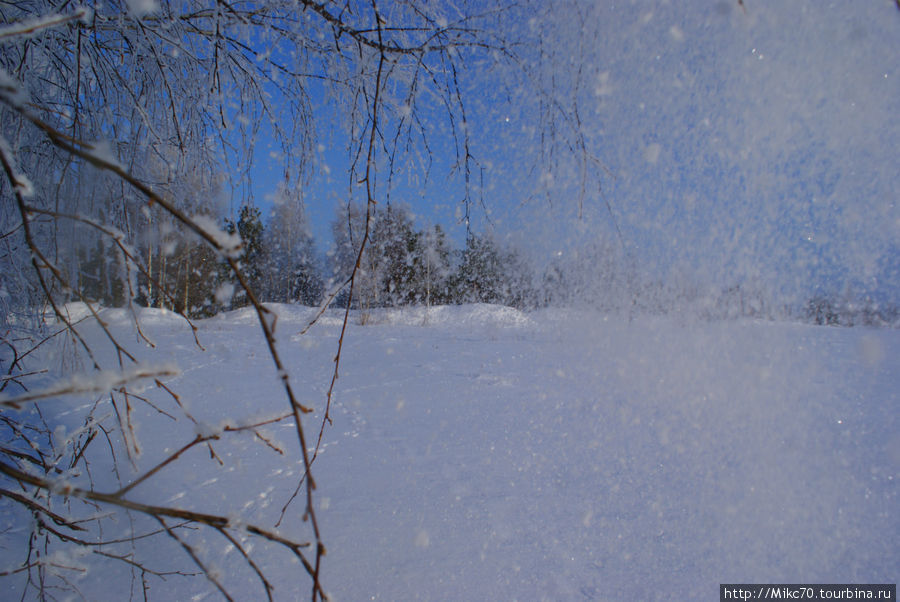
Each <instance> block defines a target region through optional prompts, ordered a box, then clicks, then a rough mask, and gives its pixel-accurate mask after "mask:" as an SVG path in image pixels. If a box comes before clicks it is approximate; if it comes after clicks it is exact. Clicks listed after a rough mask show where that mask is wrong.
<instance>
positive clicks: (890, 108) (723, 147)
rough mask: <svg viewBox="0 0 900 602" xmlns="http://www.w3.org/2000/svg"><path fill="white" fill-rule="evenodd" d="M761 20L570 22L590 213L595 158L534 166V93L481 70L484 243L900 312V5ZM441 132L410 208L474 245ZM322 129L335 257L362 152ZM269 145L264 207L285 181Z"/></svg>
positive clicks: (648, 8) (568, 45) (686, 16)
mask: <svg viewBox="0 0 900 602" xmlns="http://www.w3.org/2000/svg"><path fill="white" fill-rule="evenodd" d="M745 5H746V12H744V11H742V10H741V9H740V8H739V6H738V4H737V2H730V1H727V0H723V1H721V2H650V1H646V2H643V1H642V2H632V3H612V2H604V3H577V2H576V3H573V6H576V7H578V9H579V11H580V12H581V14H580V15H579V18H573V15H572V14H571V13H570V12H568V11H559V14H557V15H553V14H552V13H551V17H550V18H558V19H559V22H558V23H545V25H547V26H549V27H552V26H558V29H557V31H558V38H557V40H556V41H555V44H554V45H553V47H554V52H555V56H556V57H557V60H559V59H560V58H563V59H564V58H565V57H569V60H568V61H567V62H566V61H565V60H563V62H562V64H560V65H559V66H558V67H555V69H556V72H555V73H550V74H549V75H548V77H549V76H552V77H553V78H554V80H555V81H556V82H562V84H558V90H557V92H556V93H557V95H558V98H559V99H560V101H561V102H563V103H567V102H574V101H575V100H576V99H577V101H578V104H579V115H580V118H581V119H582V123H583V125H584V130H585V132H586V144H587V147H588V149H589V150H590V151H591V153H593V154H594V155H595V156H596V157H597V158H598V159H599V160H600V161H601V162H602V164H603V166H604V167H603V169H601V168H600V167H598V166H596V165H593V164H592V166H591V171H592V173H591V174H590V178H589V180H588V186H587V187H586V189H585V196H584V202H583V204H581V203H579V202H578V199H579V197H580V185H581V184H580V183H581V179H580V172H579V171H578V164H577V162H567V161H566V160H565V159H562V161H561V162H560V164H559V165H557V166H556V167H555V169H554V170H552V172H551V173H552V179H550V178H549V177H548V176H547V174H545V173H543V172H542V171H541V169H540V168H538V169H537V170H535V169H534V166H535V158H536V156H537V155H538V154H539V150H540V149H539V148H537V142H536V141H537V137H536V134H535V124H534V119H535V114H536V113H535V95H534V93H533V90H531V89H528V88H527V87H521V88H519V89H513V90H507V89H501V88H502V87H498V86H497V85H496V81H495V80H492V79H491V78H490V77H488V78H485V77H480V75H479V70H478V69H477V68H475V67H477V65H475V66H473V68H472V69H471V70H470V71H468V72H466V73H464V74H463V77H464V78H465V82H464V84H463V85H464V87H466V89H467V91H468V92H469V93H470V96H469V99H470V100H469V101H468V106H467V109H468V113H469V118H470V127H471V131H472V137H473V143H474V144H473V151H474V153H475V154H476V156H477V157H478V159H479V160H480V162H481V165H482V166H484V167H485V169H484V172H483V174H484V184H485V187H484V189H483V190H477V191H476V196H477V197H478V198H481V196H482V195H483V198H484V201H485V204H486V208H487V211H485V210H484V209H483V208H481V207H480V206H478V205H477V204H476V205H474V206H473V209H474V212H473V214H472V226H473V228H474V229H476V230H478V229H482V228H486V227H490V228H493V229H494V230H495V233H496V234H497V235H498V236H500V237H503V238H507V239H508V240H509V241H510V242H511V243H513V244H517V245H519V246H520V247H522V248H524V249H525V250H526V251H527V252H528V253H530V254H531V255H532V256H533V258H534V259H535V260H536V261H538V262H541V261H546V260H547V259H548V258H550V257H554V256H558V255H559V254H561V253H562V254H565V253H569V252H572V249H574V248H577V247H578V246H579V245H580V244H583V242H584V241H585V240H590V239H596V238H598V237H600V238H610V237H612V238H614V239H616V240H618V241H619V243H618V244H622V245H624V246H625V247H626V248H627V250H628V253H629V255H631V256H633V257H635V258H636V260H637V261H638V263H639V264H640V265H641V266H642V269H644V270H645V271H646V272H648V273H656V274H659V275H660V277H665V275H666V274H671V273H673V272H678V273H689V274H691V276H692V277H696V278H697V279H700V280H704V279H706V280H709V281H711V282H719V283H723V284H733V283H739V282H742V281H748V280H750V281H757V282H761V283H764V284H765V285H766V286H769V287H772V288H776V289H785V290H789V289H803V290H804V291H806V290H809V289H816V288H818V289H831V290H830V291H829V292H832V291H838V290H841V289H844V288H846V287H848V286H851V285H852V286H853V287H855V288H864V289H867V290H875V289H877V290H880V291H882V292H885V291H888V292H887V294H890V295H891V296H893V297H894V298H895V299H896V298H897V297H898V295H897V290H898V286H900V285H898V283H897V281H896V279H892V278H891V277H890V275H891V274H894V276H896V274H897V263H898V261H900V260H898V259H897V258H896V254H897V249H898V241H900V199H898V196H900V193H898V191H900V169H898V168H897V150H898V149H900V125H898V120H897V119H896V116H897V115H898V114H900V69H898V67H900V11H898V10H897V8H896V5H895V3H894V2H892V1H889V0H871V1H867V2H852V3H850V2H837V3H828V4H826V3H822V2H818V1H814V0H796V1H792V2H774V1H767V2H745ZM576 67H579V68H580V70H579V71H578V79H575V77H574V75H573V73H574V69H575V68H576ZM485 80H488V81H485ZM576 81H577V82H578V86H579V87H578V89H577V90H575V89H574V87H568V88H567V85H570V84H572V83H573V82H576ZM507 101H508V102H507ZM429 118H431V119H433V122H432V123H430V124H429V126H430V129H431V131H430V135H431V139H430V141H429V144H430V146H431V148H432V149H433V151H434V157H435V164H434V165H433V167H432V171H431V174H430V177H429V179H428V181H427V185H425V186H423V185H422V184H423V181H424V176H423V173H422V172H421V171H419V172H416V171H415V170H400V172H399V173H398V174H396V176H395V178H394V180H393V183H392V184H393V189H392V191H391V198H392V200H393V201H394V202H401V203H405V204H407V205H409V206H410V208H411V209H412V210H413V212H414V213H415V214H416V215H417V216H418V217H419V218H420V224H421V225H422V226H426V225H428V224H430V223H441V224H442V226H444V228H445V229H446V230H448V232H450V234H451V237H452V238H453V239H454V240H455V241H457V244H461V241H462V240H463V239H464V235H465V226H464V224H462V223H461V220H460V200H461V198H462V194H463V193H462V185H461V180H460V178H459V177H458V176H457V177H449V165H450V162H451V161H452V158H453V150H452V145H451V144H450V141H449V139H448V138H447V136H446V135H445V133H446V131H447V127H446V123H445V122H443V121H442V120H441V119H440V118H439V117H436V116H429ZM322 133H323V134H324V135H323V137H322V138H321V140H320V145H321V146H320V148H321V150H322V152H321V153H320V159H321V164H322V165H327V166H328V170H327V171H328V173H325V172H324V171H323V170H319V173H318V175H317V176H316V178H315V179H314V180H313V182H312V183H311V185H310V187H309V189H308V190H307V193H308V194H306V200H307V210H308V212H309V215H310V217H311V219H312V222H313V229H314V234H315V236H316V238H317V240H318V242H319V245H320V247H321V248H322V249H323V250H324V249H325V248H327V246H328V244H329V242H330V232H329V223H330V221H331V220H332V219H333V217H334V214H335V205H336V204H337V203H339V202H343V201H346V196H347V189H348V185H347V177H346V160H345V157H346V150H345V148H344V147H345V144H344V142H343V140H342V138H341V136H340V135H339V134H337V133H334V132H330V131H324V132H322ZM260 146H261V148H260V153H259V154H258V159H259V165H258V167H257V169H256V171H255V178H256V187H255V194H256V197H257V201H259V200H260V199H263V198H264V197H265V195H267V194H269V192H270V191H271V190H272V189H274V186H275V184H276V183H277V182H278V181H280V179H281V178H282V174H283V169H282V168H281V164H280V161H279V158H278V157H277V156H276V157H275V158H274V159H273V158H271V157H269V156H268V150H267V149H265V148H264V147H265V145H264V144H262V145H260ZM548 171H549V170H548ZM479 175H480V174H479ZM479 182H480V180H479ZM381 183H382V184H384V181H383V180H382V182H381ZM598 184H599V186H598ZM379 194H380V197H382V198H383V196H384V194H385V187H384V186H382V187H381V188H380V192H379ZM579 213H580V215H579ZM616 226H617V227H618V229H619V230H620V231H621V239H619V235H618V233H617V231H616ZM892 280H893V281H892Z"/></svg>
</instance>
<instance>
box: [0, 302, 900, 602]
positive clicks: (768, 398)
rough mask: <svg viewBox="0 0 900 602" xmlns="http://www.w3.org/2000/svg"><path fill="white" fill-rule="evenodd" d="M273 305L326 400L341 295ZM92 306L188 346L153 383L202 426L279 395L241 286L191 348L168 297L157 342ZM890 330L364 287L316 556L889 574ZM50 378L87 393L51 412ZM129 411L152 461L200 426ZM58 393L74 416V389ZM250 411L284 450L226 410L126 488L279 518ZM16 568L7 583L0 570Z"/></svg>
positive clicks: (240, 583) (708, 582) (282, 466)
mask: <svg viewBox="0 0 900 602" xmlns="http://www.w3.org/2000/svg"><path fill="white" fill-rule="evenodd" d="M274 309H275V311H276V312H277V313H278V315H279V318H278V322H277V337H278V341H279V348H280V351H281V352H282V354H283V356H284V359H285V362H286V364H287V366H288V370H289V373H290V376H291V378H292V381H293V382H294V384H295V386H296V387H297V389H298V391H299V392H300V394H301V396H302V398H301V402H303V403H305V404H308V405H311V406H314V407H315V408H317V411H318V412H321V410H322V407H323V405H324V400H325V392H326V391H327V388H328V385H329V382H330V377H331V369H332V367H333V363H332V359H333V357H334V354H335V351H336V345H337V336H338V333H339V331H340V314H339V313H329V314H326V316H324V317H323V319H322V320H321V321H320V323H319V324H318V325H316V326H315V327H313V328H312V329H311V330H310V331H309V332H308V333H307V334H305V335H302V336H300V335H299V334H298V333H299V331H300V330H301V329H302V327H303V326H304V325H305V324H306V322H307V321H308V320H309V318H310V317H311V315H312V310H310V309H307V308H297V307H289V306H278V307H275V308H274ZM104 315H105V318H106V319H107V320H108V321H109V322H110V323H111V324H112V326H113V328H114V329H115V330H116V331H117V332H119V333H123V334H124V336H125V338H126V339H128V340H129V341H130V342H131V343H132V344H131V347H132V348H134V349H137V350H141V353H145V354H146V357H147V359H152V360H153V361H155V362H157V363H159V362H174V363H176V364H178V365H179V366H180V368H181V370H182V372H181V374H180V375H179V376H177V377H174V378H169V379H167V383H166V384H167V385H168V386H170V387H171V388H173V389H176V390H177V391H178V392H179V394H180V396H181V397H180V399H181V400H182V402H183V403H184V404H185V406H186V407H187V408H188V410H189V411H190V412H191V413H192V414H193V415H194V416H195V418H197V420H198V421H199V422H200V423H201V427H200V428H201V429H202V428H207V427H208V428H215V427H216V425H217V424H220V423H221V421H222V420H223V419H225V418H226V417H227V418H229V419H231V421H232V422H235V421H241V420H247V419H249V418H252V417H256V418H259V417H265V416H275V415H278V414H280V413H283V412H284V411H285V410H286V402H285V400H284V397H283V394H282V392H281V390H280V386H279V383H278V380H277V378H276V373H275V369H274V368H273V367H272V366H271V360H270V359H269V357H268V354H267V352H266V350H265V348H264V344H263V339H262V336H261V334H260V332H259V328H258V325H257V324H256V318H255V316H254V315H253V314H252V313H251V312H249V311H237V312H232V313H229V314H225V315H221V316H218V317H216V318H213V319H209V320H204V321H201V322H198V326H199V338H200V341H201V343H202V344H203V345H204V346H205V348H206V350H205V351H201V350H200V349H198V348H197V347H196V346H195V345H194V344H193V339H192V336H191V334H190V331H189V329H188V328H187V327H186V326H185V325H184V323H183V322H182V321H180V320H179V319H178V318H177V317H174V316H172V315H170V314H165V313H161V312H159V311H149V310H148V311H145V312H144V314H143V317H142V326H143V329H144V331H145V333H146V334H147V335H148V336H149V337H150V338H151V339H153V340H154V341H155V342H156V344H157V346H158V347H157V350H155V351H152V350H150V349H149V348H147V347H144V346H141V345H140V344H139V342H138V341H137V340H136V337H135V335H134V334H130V333H131V329H132V327H131V326H130V324H129V320H128V316H127V315H126V313H125V312H123V311H119V310H107V311H106V313H105V314H104ZM92 336H94V337H96V338H95V340H96V341H98V344H99V341H100V335H99V334H98V333H94V334H93V335H92ZM898 355H900V332H898V331H896V330H867V329H841V328H829V327H815V326H808V325H800V324H791V323H771V322H730V323H726V322H722V323H706V322H695V321H690V320H681V319H678V318H671V317H666V318H664V317H640V318H636V319H634V320H633V321H629V320H628V319H627V318H619V317H616V316H603V315H600V314H595V313H590V312H576V311H562V310H545V311H541V312H536V313H527V314H526V313H520V312H518V311H515V310H513V309H509V308H501V307H492V306H484V305H476V306H467V307H440V308H432V309H431V310H429V311H426V310H425V309H408V310H403V311H400V310H397V311H387V310H385V311H380V312H372V313H371V315H370V316H369V319H368V321H367V324H366V325H361V324H360V319H359V316H354V317H353V318H352V321H351V325H350V327H349V329H348V334H347V339H346V342H345V346H344V350H343V356H342V361H341V370H340V378H339V380H338V382H337V386H336V389H335V399H334V405H333V408H332V417H333V419H334V424H333V425H332V426H328V427H326V429H325V435H324V440H323V446H322V447H323V449H322V452H321V453H320V455H319V457H318V459H317V460H316V463H315V465H314V474H315V477H316V480H317V483H318V490H317V491H316V508H317V510H318V517H319V521H320V523H321V527H322V535H323V539H324V542H325V545H326V546H327V549H328V553H327V556H326V557H325V558H324V560H323V569H322V582H323V584H324V586H325V588H326V590H327V591H328V592H330V594H331V595H332V596H333V598H334V599H335V600H495V599H499V600H513V599H518V600H540V599H548V600H641V599H645V600H649V599H663V600H670V599H671V600H686V599H705V600H709V599H713V598H714V597H715V596H716V595H717V592H718V584H719V583H723V582H724V583H729V582H731V583H737V582H742V583H747V582H790V583H798V582H824V583H840V582H854V583H867V582H868V583H888V582H889V583H895V582H896V580H897V578H898V572H897V567H898V566H900V546H898V543H897V541H898V535H900V512H898V508H900V505H898V485H900V429H898V426H900V424H898V414H900V411H898V410H900V397H898V395H900V393H898V391H900V370H898V363H897V358H898ZM144 394H146V395H147V396H148V397H149V398H151V399H153V400H155V401H156V402H157V403H158V404H162V405H165V404H168V406H166V408H168V409H170V410H171V409H172V408H171V406H173V405H174V404H173V402H172V400H171V398H168V397H167V396H166V395H165V394H163V393H162V392H161V391H159V390H157V389H155V388H153V387H149V388H148V389H147V390H146V391H145V392H144ZM51 403H56V404H60V405H59V406H58V407H70V408H72V409H73V410H74V409H75V408H78V407H80V406H81V405H82V404H83V403H84V400H82V401H81V402H80V403H79V402H78V401H77V400H72V399H70V400H61V401H56V402H44V408H45V412H46V408H49V407H51V406H50V404H51ZM166 408H163V409H166ZM135 411H136V412H137V413H138V414H137V415H136V419H137V422H138V429H137V437H138V440H139V442H140V444H141V447H142V449H143V455H142V456H141V458H140V459H139V464H140V465H141V466H142V467H145V468H146V467H150V466H153V465H154V464H155V463H156V462H158V461H159V460H160V459H161V458H163V457H165V454H166V453H167V452H169V453H170V452H171V450H174V449H177V448H178V447H180V446H181V445H184V444H185V443H186V442H187V441H190V439H191V438H193V436H194V434H195V433H196V432H197V429H198V427H197V426H196V425H194V424H193V423H191V422H189V421H188V420H186V419H184V418H180V419H178V420H177V421H176V420H172V419H171V418H168V417H166V416H165V415H162V414H160V413H158V412H156V411H154V410H152V409H150V408H148V407H146V406H143V405H139V407H137V409H136V410H135ZM60 414H61V415H60V416H59V417H58V418H56V420H58V421H59V422H60V423H61V424H64V425H65V428H68V429H74V428H76V426H77V421H78V418H77V416H78V415H79V414H78V412H77V411H72V412H71V413H67V412H61V413H60ZM173 414H174V412H173ZM318 416H319V414H318V413H317V414H315V415H313V416H312V417H310V418H308V419H307V425H308V426H307V429H308V430H309V431H310V435H311V436H312V435H314V432H315V431H316V430H317V429H316V427H315V425H316V424H317V422H318V420H319V418H318ZM67 420H68V421H70V422H71V424H69V423H67ZM262 434H263V435H264V436H265V438H266V439H267V440H268V441H269V443H270V444H272V446H274V447H278V448H280V449H281V450H282V451H283V452H284V455H282V454H280V453H277V452H275V451H273V449H272V446H270V445H268V444H265V443H262V442H261V440H260V439H259V438H256V437H254V436H253V435H251V434H249V433H247V434H246V436H244V435H238V436H233V437H230V438H226V439H225V440H223V441H222V442H220V443H216V444H215V446H214V447H215V451H216V453H217V454H218V456H219V457H220V458H221V459H222V460H223V462H224V466H220V465H219V464H218V463H217V462H216V461H214V460H212V459H211V458H210V454H209V451H208V450H207V449H206V448H199V447H198V448H196V449H194V450H192V451H191V452H189V453H188V454H187V455H185V457H184V458H182V459H181V460H180V461H179V462H178V463H175V464H174V465H173V466H172V467H171V469H166V470H163V471H162V472H161V473H160V474H158V475H157V476H155V477H154V478H153V479H151V480H150V481H148V482H146V483H144V484H142V485H139V486H138V487H137V488H135V489H134V490H133V491H132V492H130V493H129V497H131V498H134V499H139V500H141V501H143V502H147V503H162V502H165V503H168V504H173V505H179V506H181V507H185V508H196V509H203V510H204V511H215V512H221V513H224V514H227V515H229V516H235V517H237V516H240V518H241V519H242V520H245V521H248V522H253V523H256V524H259V525H266V526H271V525H273V524H274V522H275V521H276V520H277V518H278V516H279V513H280V511H281V508H282V506H283V504H284V503H285V501H286V500H287V497H288V496H289V495H290V493H291V491H292V490H293V487H294V485H295V484H296V479H297V475H298V471H299V466H298V463H297V461H296V458H297V457H298V456H297V448H296V443H295V435H294V432H293V428H292V426H291V425H290V424H285V423H280V424H277V425H275V426H271V427H268V428H267V429H266V430H265V432H264V433H262ZM108 469H109V467H104V466H99V465H94V466H93V467H92V471H93V476H94V478H95V482H97V483H98V489H101V490H102V489H104V480H108V484H107V487H106V488H107V489H115V487H116V486H115V481H114V479H113V476H112V474H111V473H110V472H109V470H108ZM120 470H123V471H124V472H125V473H127V472H128V468H127V462H125V461H121V462H120ZM124 476H127V474H125V475H124ZM0 504H2V506H0V507H2V508H3V513H2V516H0V519H2V522H3V523H4V524H3V525H2V528H3V529H11V531H8V532H7V533H6V535H5V536H4V537H5V538H6V539H5V542H6V543H5V545H6V546H7V547H5V548H4V549H0V567H11V566H14V565H15V564H16V563H17V562H21V559H22V556H23V552H22V550H21V549H16V548H15V547H14V546H11V542H15V541H16V539H15V534H16V533H22V532H24V527H23V526H22V520H24V519H23V517H25V516H26V515H25V514H24V513H22V512H20V511H18V510H17V509H14V508H12V507H11V505H10V504H9V503H8V502H7V501H3V502H0ZM301 513H302V506H301V505H300V503H299V502H297V503H296V505H294V506H292V507H291V509H290V510H289V512H288V514H289V516H288V518H287V519H286V520H285V522H284V524H282V526H281V529H283V530H284V531H285V532H288V533H292V532H293V533H301V534H302V533H305V532H306V531H305V530H304V528H303V525H302V523H300V520H299V515H300V514H301ZM133 520H134V521H135V523H136V524H137V525H138V526H139V527H141V526H150V523H144V522H143V519H141V518H140V517H136V518H134V519H133ZM16 521H18V522H16ZM119 526H120V527H121V529H122V532H123V533H124V532H125V531H126V530H127V529H128V528H129V522H128V521H127V520H124V519H123V520H121V521H120V523H119ZM106 535H107V536H110V537H111V536H112V535H115V533H107V534H106ZM303 537H305V535H304V536H303ZM147 541H150V542H152V543H148V544H145V543H144V542H143V541H141V542H137V543H136V544H135V545H136V546H137V549H138V554H139V558H140V559H142V560H144V561H146V562H148V563H149V564H150V565H152V566H156V567H166V566H170V567H171V566H175V567H181V568H183V569H191V567H192V565H191V562H190V560H189V559H188V557H187V556H186V554H185V553H184V552H183V551H182V550H181V548H179V547H178V545H177V544H176V543H174V542H173V541H172V540H170V539H168V538H166V537H165V536H163V537H162V538H156V539H154V540H147ZM195 541H200V540H199V539H197V540H195ZM203 542H204V543H202V544H199V545H198V547H197V549H198V551H199V553H201V554H202V555H203V557H204V558H206V559H207V560H208V561H209V562H210V564H212V565H214V566H216V567H218V570H219V571H220V574H221V575H222V579H223V582H224V583H225V584H226V585H227V586H228V587H229V589H230V591H231V592H232V593H233V594H235V596H236V598H237V599H241V600H251V599H261V598H263V597H264V593H263V590H262V587H261V586H260V581H259V580H258V579H257V578H256V576H255V575H254V574H253V573H252V571H251V570H250V569H249V568H248V567H247V565H246V563H244V561H243V559H242V558H240V556H239V555H238V554H237V553H235V552H234V551H233V550H232V551H231V552H230V553H229V552H227V550H228V548H229V547H230V546H229V544H228V542H227V541H226V540H224V539H223V538H221V537H220V536H218V535H216V534H210V533H206V535H205V538H204V539H203ZM253 556H254V558H255V559H256V561H257V562H258V563H259V564H260V565H262V566H264V567H265V568H266V570H267V572H269V574H270V576H271V577H273V578H274V581H275V585H276V588H277V589H276V591H275V597H276V599H280V600H292V599H298V598H305V597H308V594H309V579H308V578H307V577H306V576H305V574H304V573H303V572H302V570H301V569H300V568H299V567H298V566H297V565H296V564H295V563H293V562H291V561H290V559H289V557H288V555H286V554H284V553H283V551H281V550H277V549H269V548H268V547H267V546H262V545H259V546H257V547H256V548H255V549H254V550H253ZM80 561H81V562H84V563H86V565H87V566H89V567H91V570H90V571H89V572H87V574H70V575H69V578H70V579H71V581H72V582H73V583H75V584H76V585H77V586H78V587H79V588H80V590H81V591H82V593H84V595H85V597H87V598H88V599H100V598H106V599H112V598H110V595H112V596H113V598H115V599H128V597H129V596H130V595H135V596H137V599H140V594H139V589H140V575H139V574H137V575H136V574H135V573H134V571H132V570H131V569H130V568H129V567H128V565H124V564H123V563H112V566H109V565H104V568H103V569H101V568H99V567H100V565H99V564H98V563H97V559H95V558H83V559H81V560H80ZM73 562H74V560H73ZM147 579H148V583H149V584H150V586H151V587H150V593H151V596H152V597H154V598H156V599H160V600H163V599H165V600H175V599H177V600H187V599H192V598H194V597H195V596H196V597H197V599H202V598H203V597H205V596H206V595H208V596H209V597H210V598H211V599H215V598H217V597H218V596H219V594H218V593H217V592H216V590H215V589H214V588H213V587H212V586H211V585H210V583H209V582H208V581H206V580H204V579H203V578H202V577H198V578H194V579H187V578H179V577H169V578H167V579H165V580H162V579H158V578H154V577H147ZM23 580H24V577H22V576H21V575H20V576H18V577H8V578H6V579H4V580H3V581H0V585H2V587H3V588H5V589H6V592H7V594H9V593H11V592H12V593H16V594H17V595H18V594H20V593H21V591H22V588H23V586H24V581H23ZM98 592H105V593H104V594H100V593H98Z"/></svg>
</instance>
